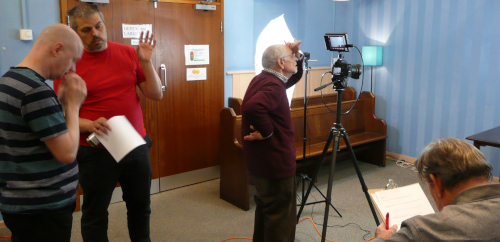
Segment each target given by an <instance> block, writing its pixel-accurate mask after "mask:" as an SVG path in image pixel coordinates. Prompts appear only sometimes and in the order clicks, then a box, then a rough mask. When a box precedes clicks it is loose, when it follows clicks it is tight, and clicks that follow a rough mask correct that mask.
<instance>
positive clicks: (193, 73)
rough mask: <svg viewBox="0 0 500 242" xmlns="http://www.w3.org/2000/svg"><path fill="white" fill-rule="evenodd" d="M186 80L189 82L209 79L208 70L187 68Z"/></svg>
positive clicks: (204, 68)
mask: <svg viewBox="0 0 500 242" xmlns="http://www.w3.org/2000/svg"><path fill="white" fill-rule="evenodd" d="M186 79H187V80H188V81H200V80H206V79H207V68H206V67H203V68H187V69H186Z"/></svg>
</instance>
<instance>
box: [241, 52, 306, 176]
mask: <svg viewBox="0 0 500 242" xmlns="http://www.w3.org/2000/svg"><path fill="white" fill-rule="evenodd" d="M297 66H298V72H297V73H296V74H294V75H293V76H291V77H290V79H288V82H287V83H286V84H285V83H283V81H281V80H280V79H278V78H277V77H276V76H274V75H273V74H271V73H268V72H265V71H263V72H261V73H260V74H259V75H257V76H256V77H254V78H253V79H252V82H250V85H249V86H248V89H247V91H246V93H245V97H244V98H243V104H242V125H241V137H244V136H246V135H248V134H250V133H251V132H253V131H252V130H251V129H250V125H252V126H253V127H254V128H255V130H257V131H259V132H260V133H261V134H262V137H267V136H269V135H271V134H272V135H271V136H270V137H269V138H267V139H264V140H254V141H246V140H243V154H244V156H245V159H246V161H247V165H248V171H249V173H250V174H251V175H254V176H259V177H263V178H267V179H284V178H288V177H291V176H293V175H295V168H296V162H295V158H296V152H295V145H294V140H293V135H294V134H293V133H294V131H293V122H292V116H291V113H290V106H289V105H288V99H287V96H286V89H287V88H289V87H291V86H293V85H295V83H297V82H298V81H299V80H300V78H301V77H302V72H303V70H302V61H298V62H297Z"/></svg>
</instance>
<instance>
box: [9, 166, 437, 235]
mask: <svg viewBox="0 0 500 242" xmlns="http://www.w3.org/2000/svg"><path fill="white" fill-rule="evenodd" d="M359 167H360V170H361V172H362V176H363V178H364V181H365V183H366V185H367V187H368V189H375V188H383V187H384V186H385V185H386V184H387V182H388V179H389V178H391V179H394V180H395V181H396V183H398V185H399V186H404V185H409V184H413V183H416V182H419V181H418V178H417V173H415V172H414V171H412V170H411V168H403V167H400V166H397V165H396V162H394V161H391V160H387V166H386V167H378V166H374V165H371V164H368V163H364V162H359ZM328 173H329V166H323V167H322V169H321V171H320V173H319V175H318V181H317V182H316V185H317V186H318V188H319V189H320V190H321V191H322V192H323V193H324V194H325V195H326V192H327V191H326V190H327V182H328ZM422 188H423V189H424V191H425V192H426V194H427V197H428V198H429V199H430V201H431V204H432V205H433V206H434V203H433V202H432V198H431V197H430V195H429V194H428V191H427V187H426V186H422ZM254 194H255V190H254V189H253V187H250V195H251V196H252V197H253V195H254ZM299 195H300V194H299ZM151 200H152V203H151V209H152V215H151V240H152V241H174V242H177V241H179V242H184V241H214V242H217V241H222V240H224V239H228V238H233V237H248V238H251V237H252V233H253V221H254V212H255V203H254V202H253V198H252V199H251V203H250V211H243V210H241V209H239V208H237V207H235V206H233V205H231V204H229V203H227V202H225V201H224V200H222V199H220V198H219V179H216V180H211V181H207V182H203V183H199V184H196V185H191V186H188V187H184V188H180V189H175V190H171V191H167V192H162V193H159V194H155V195H152V196H151ZM315 200H323V198H322V197H321V195H320V194H319V193H318V191H316V189H313V190H312V193H311V196H310V198H309V199H308V202H311V201H315ZM332 203H333V205H334V206H335V208H336V209H337V210H338V211H339V212H340V213H341V214H342V218H341V217H339V216H338V215H337V214H336V213H335V211H334V210H333V209H330V214H329V216H328V229H327V232H328V234H327V239H329V240H335V241H364V240H367V239H369V238H371V237H372V236H373V235H374V231H375V228H376V226H377V224H376V223H375V220H374V218H373V215H372V213H371V210H370V208H369V205H368V202H367V200H366V197H365V194H364V193H363V191H362V188H361V183H360V181H359V179H358V176H357V175H356V172H355V169H354V167H353V164H352V162H351V161H349V160H344V161H339V162H337V164H336V166H335V173H334V180H333V188H332ZM324 210H325V206H324V203H320V204H316V205H308V206H305V208H304V212H303V214H302V216H301V219H302V218H305V217H310V218H312V219H313V220H314V222H315V223H316V225H317V227H318V230H319V231H320V233H321V231H322V229H323V227H322V226H321V225H320V224H322V223H323V219H324ZM435 211H437V210H436V209H435ZM80 217H81V213H80V212H77V213H75V214H74V216H73V236H72V239H71V241H72V242H79V241H82V238H81V234H80ZM109 221H110V222H109V231H108V236H109V240H110V241H111V242H115V241H117V242H121V241H130V239H129V238H128V230H127V220H126V208H125V203H123V202H121V203H115V204H112V205H110V207H109ZM379 221H383V220H382V219H381V218H380V217H379ZM4 234H8V231H6V230H3V231H0V236H1V235H4ZM320 240H321V238H320V236H319V235H318V234H317V233H316V230H315V229H314V226H313V224H312V223H311V222H310V221H309V220H305V221H303V222H302V223H300V224H298V225H297V232H296V240H295V241H300V242H306V241H320ZM0 241H2V240H0ZM230 241H235V242H236V241H248V240H244V239H235V240H230Z"/></svg>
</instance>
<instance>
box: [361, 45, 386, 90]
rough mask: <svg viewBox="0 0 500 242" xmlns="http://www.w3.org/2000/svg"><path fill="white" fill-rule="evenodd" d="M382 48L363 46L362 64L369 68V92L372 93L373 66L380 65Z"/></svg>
mask: <svg viewBox="0 0 500 242" xmlns="http://www.w3.org/2000/svg"><path fill="white" fill-rule="evenodd" d="M382 52H383V51H382V46H363V50H362V53H363V63H364V64H365V65H366V66H371V72H370V74H371V79H370V84H371V86H370V92H373V66H381V65H382Z"/></svg>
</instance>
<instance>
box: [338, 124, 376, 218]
mask: <svg viewBox="0 0 500 242" xmlns="http://www.w3.org/2000/svg"><path fill="white" fill-rule="evenodd" d="M342 131H343V137H344V141H345V144H346V146H347V149H348V150H349V153H351V157H352V162H353V164H354V168H355V169H356V173H357V174H358V179H359V183H361V187H362V189H363V192H364V193H365V196H366V200H367V201H368V204H369V205H370V209H371V210H372V214H373V218H374V219H375V223H377V225H376V226H378V225H379V224H380V223H379V220H378V216H377V213H376V212H375V207H374V206H373V203H372V200H371V198H370V194H369V193H368V187H367V186H366V184H365V180H364V179H363V175H362V174H361V170H360V169H359V166H358V161H357V160H356V156H355V155H354V151H353V149H352V146H351V142H349V137H348V136H347V132H345V129H343V128H342Z"/></svg>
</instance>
